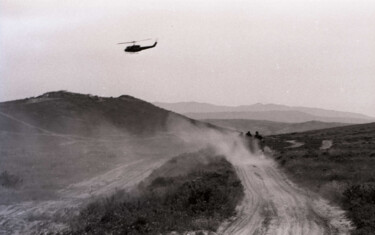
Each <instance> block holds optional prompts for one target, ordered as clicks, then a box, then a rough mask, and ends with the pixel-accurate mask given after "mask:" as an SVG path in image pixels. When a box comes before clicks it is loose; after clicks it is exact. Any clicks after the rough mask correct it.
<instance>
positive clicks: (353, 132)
mask: <svg viewBox="0 0 375 235" xmlns="http://www.w3.org/2000/svg"><path fill="white" fill-rule="evenodd" d="M288 141H293V142H288ZM295 143H298V145H295ZM266 144H267V145H268V146H270V147H271V148H272V149H273V150H275V151H276V152H275V154H274V157H275V158H276V160H277V161H278V162H279V164H280V165H281V166H282V167H283V168H284V169H285V170H286V172H287V173H288V174H289V175H290V176H291V177H292V178H293V179H294V180H295V181H296V182H298V183H299V184H301V185H305V186H306V187H308V188H309V189H312V190H314V191H316V192H318V193H319V194H320V195H323V196H324V197H326V198H328V199H330V200H331V201H334V202H338V203H339V204H341V205H342V206H343V208H344V209H346V210H347V211H348V215H349V217H350V218H351V219H352V221H354V223H355V226H356V227H357V229H356V230H355V231H354V232H353V234H373V232H374V231H375V173H374V172H375V171H374V167H375V123H370V124H360V125H351V126H344V127H335V128H329V129H324V130H316V131H308V132H302V133H292V134H284V135H274V136H269V137H267V138H266ZM294 146H295V147H294Z"/></svg>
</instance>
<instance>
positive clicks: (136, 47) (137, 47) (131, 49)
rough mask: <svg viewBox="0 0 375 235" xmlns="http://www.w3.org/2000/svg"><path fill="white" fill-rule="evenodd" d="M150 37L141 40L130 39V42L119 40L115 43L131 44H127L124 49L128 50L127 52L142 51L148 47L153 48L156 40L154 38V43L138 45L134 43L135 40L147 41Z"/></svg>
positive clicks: (156, 42)
mask: <svg viewBox="0 0 375 235" xmlns="http://www.w3.org/2000/svg"><path fill="white" fill-rule="evenodd" d="M151 39H152V38H148V39H143V40H138V41H131V42H120V43H117V44H133V45H131V46H127V47H126V48H125V49H124V51H125V52H128V53H135V52H139V51H143V50H146V49H150V48H153V47H156V44H158V41H157V40H155V43H154V44H153V45H151V46H144V47H142V46H140V45H136V43H137V42H142V41H148V40H151Z"/></svg>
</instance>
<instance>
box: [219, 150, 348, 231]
mask: <svg viewBox="0 0 375 235" xmlns="http://www.w3.org/2000/svg"><path fill="white" fill-rule="evenodd" d="M260 157H261V158H264V161H260V162H258V163H257V164H243V165H237V166H236V171H237V173H238V175H239V177H240V179H241V181H242V184H243V185H244V188H245V197H244V200H243V202H242V204H241V205H240V206H239V207H238V216H237V217H236V218H235V219H234V220H232V222H230V223H228V224H227V225H223V226H222V227H221V228H220V229H219V234H231V235H245V234H246V235H251V234H254V235H260V234H272V235H273V234H275V235H284V234H288V235H289V234H293V235H304V234H306V235H325V234H327V235H328V234H338V235H344V234H349V230H350V228H351V225H350V222H349V221H348V220H346V219H345V217H344V211H342V210H341V209H339V208H336V207H333V206H330V205H329V204H328V203H327V202H326V201H324V200H323V199H321V198H318V197H317V196H312V193H308V192H306V191H304V190H302V189H300V188H298V187H296V186H295V185H294V184H293V183H292V182H290V181H289V180H288V179H287V178H286V176H285V175H284V174H282V173H281V171H280V170H279V169H278V168H277V167H276V164H275V163H273V162H272V161H271V160H267V159H265V157H264V156H260Z"/></svg>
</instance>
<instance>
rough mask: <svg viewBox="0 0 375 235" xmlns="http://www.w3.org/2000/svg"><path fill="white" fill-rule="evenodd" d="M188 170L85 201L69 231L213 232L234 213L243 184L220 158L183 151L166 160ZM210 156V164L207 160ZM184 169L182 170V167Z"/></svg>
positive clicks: (117, 232) (81, 232) (174, 165)
mask: <svg viewBox="0 0 375 235" xmlns="http://www.w3.org/2000/svg"><path fill="white" fill-rule="evenodd" d="M194 157H195V158H198V159H200V164H194V167H193V168H190V172H189V173H187V174H184V173H183V175H175V176H172V177H169V176H164V175H162V174H161V173H160V174H159V176H156V175H155V174H154V175H153V176H152V177H151V178H150V179H151V180H150V179H149V180H146V181H145V182H144V183H143V184H141V185H140V186H139V187H138V189H137V190H136V192H132V193H124V192H118V193H116V194H115V195H113V196H111V197H108V198H103V199H101V200H97V201H95V202H92V203H91V204H89V205H88V206H87V207H86V208H85V209H83V210H82V211H81V212H80V215H79V216H78V217H77V218H75V219H74V223H72V227H71V231H70V232H68V234H107V233H110V234H159V233H162V234H165V233H167V232H171V231H177V232H183V231H191V230H210V231H215V230H216V229H217V228H218V226H219V224H220V223H221V222H222V221H223V220H224V219H226V218H228V217H230V216H233V215H234V214H235V207H236V205H237V203H238V202H239V201H240V200H241V198H242V196H243V187H242V185H241V182H240V180H239V179H238V178H237V175H236V173H235V170H234V169H233V167H232V165H231V164H230V163H229V162H228V161H226V160H225V159H224V158H223V157H220V156H216V157H214V158H206V157H207V156H205V155H204V153H202V152H199V153H197V154H195V156H194V154H193V155H184V156H182V157H180V158H182V160H181V159H178V158H174V159H172V160H171V161H169V162H168V163H167V165H169V166H170V167H173V168H181V169H182V168H183V169H186V164H188V165H189V160H193V158H194ZM207 159H209V162H206V161H207ZM183 172H184V171H183Z"/></svg>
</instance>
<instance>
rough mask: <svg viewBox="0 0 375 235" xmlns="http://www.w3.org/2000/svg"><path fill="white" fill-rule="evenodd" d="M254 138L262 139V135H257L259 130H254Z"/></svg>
mask: <svg viewBox="0 0 375 235" xmlns="http://www.w3.org/2000/svg"><path fill="white" fill-rule="evenodd" d="M254 137H255V138H257V139H258V140H262V139H263V136H261V135H259V132H257V131H256V132H255V136H254Z"/></svg>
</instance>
